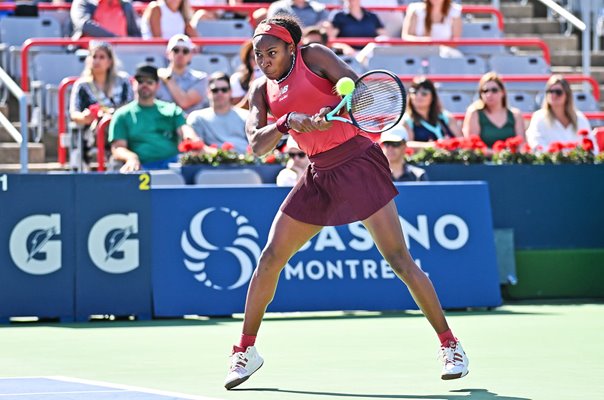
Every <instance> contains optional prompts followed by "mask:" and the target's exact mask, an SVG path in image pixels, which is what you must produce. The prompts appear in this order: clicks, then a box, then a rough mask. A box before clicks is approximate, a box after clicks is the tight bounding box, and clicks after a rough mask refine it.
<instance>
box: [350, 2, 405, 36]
mask: <svg viewBox="0 0 604 400" xmlns="http://www.w3.org/2000/svg"><path fill="white" fill-rule="evenodd" d="M405 2H406V0H400V1H399V0H361V6H362V7H364V8H371V7H375V6H378V7H397V6H400V5H401V4H405ZM375 15H377V16H378V18H379V19H380V21H382V24H383V25H384V29H386V35H388V37H392V38H400V37H401V30H402V28H403V12H402V11H400V10H384V11H375Z"/></svg>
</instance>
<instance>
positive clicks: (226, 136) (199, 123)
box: [187, 72, 249, 154]
mask: <svg viewBox="0 0 604 400" xmlns="http://www.w3.org/2000/svg"><path fill="white" fill-rule="evenodd" d="M208 96H209V98H210V107H207V108H204V109H202V110H197V111H193V112H192V113H191V114H189V116H188V117H187V124H189V125H190V126H191V127H193V129H194V130H195V133H196V134H197V135H198V136H199V137H200V138H201V140H203V141H204V143H205V144H207V145H213V144H215V145H218V146H219V147H220V146H222V145H223V144H224V143H231V144H232V145H233V146H234V149H235V151H237V152H238V153H240V154H244V153H245V152H246V151H247V148H248V146H249V143H248V140H247V136H246V134H245V120H246V118H247V114H248V111H247V110H243V109H241V108H238V107H233V105H232V104H231V85H230V82H229V76H228V75H227V74H225V73H224V72H215V73H213V74H212V75H210V79H209V82H208Z"/></svg>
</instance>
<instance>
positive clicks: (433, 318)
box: [363, 201, 468, 379]
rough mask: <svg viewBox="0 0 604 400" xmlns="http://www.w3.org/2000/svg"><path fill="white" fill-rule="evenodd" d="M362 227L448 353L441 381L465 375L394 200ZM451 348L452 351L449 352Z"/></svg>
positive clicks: (461, 355) (464, 361) (464, 359)
mask: <svg viewBox="0 0 604 400" xmlns="http://www.w3.org/2000/svg"><path fill="white" fill-rule="evenodd" d="M363 224H364V225H365V227H366V228H367V230H368V231H369V233H370V234H371V236H372V237H373V240H374V241H375V244H376V245H377V247H378V249H379V250H380V253H382V255H383V256H384V258H385V259H386V261H388V263H389V264H390V266H391V267H392V270H393V271H394V272H395V273H396V275H397V276H398V277H399V278H400V279H401V280H402V281H403V282H405V284H406V285H407V287H408V288H409V291H410V292H411V295H412V296H413V299H414V300H415V302H416V303H417V305H418V306H419V308H420V309H421V310H422V312H423V313H424V315H425V316H426V318H427V319H428V321H429V322H430V324H431V325H432V327H433V328H434V330H435V331H436V333H437V334H438V335H439V338H440V339H441V346H442V348H443V351H444V352H446V353H447V354H446V355H445V358H446V360H445V369H443V374H442V378H443V379H454V378H460V377H462V376H464V375H466V374H467V373H468V371H467V366H468V365H467V364H468V362H467V357H466V356H465V353H464V352H463V349H462V348H461V345H459V342H458V341H457V340H456V339H455V337H454V336H453V334H452V333H451V331H450V329H449V326H448V324H447V320H446V319H445V316H444V313H443V311H442V307H441V305H440V301H439V300H438V296H437V295H436V291H435V290H434V286H432V282H431V281H430V279H428V277H427V276H426V274H425V273H424V272H423V271H422V270H421V269H420V268H419V267H418V266H417V264H415V262H414V261H413V258H411V254H409V251H408V249H407V246H406V244H405V239H404V236H403V229H402V227H401V224H400V221H399V218H398V211H397V210H396V205H395V204H394V201H391V202H390V203H388V204H387V205H386V206H384V207H383V208H382V209H380V210H379V211H377V212H376V213H375V214H373V215H372V216H370V217H369V218H367V219H366V220H364V221H363ZM450 349H452V350H453V351H452V352H450V351H449V350H450ZM449 353H450V354H449Z"/></svg>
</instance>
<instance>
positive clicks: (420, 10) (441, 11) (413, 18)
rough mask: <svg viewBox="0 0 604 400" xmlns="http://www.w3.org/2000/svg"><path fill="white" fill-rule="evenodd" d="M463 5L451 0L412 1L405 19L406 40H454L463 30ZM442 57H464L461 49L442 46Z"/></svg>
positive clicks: (403, 32)
mask: <svg viewBox="0 0 604 400" xmlns="http://www.w3.org/2000/svg"><path fill="white" fill-rule="evenodd" d="M462 29H463V28H462V20H461V6H460V5H459V4H457V3H453V2H451V0H424V1H423V2H416V3H411V4H409V6H408V7H407V13H406V15H405V19H404V21H403V29H402V34H401V37H402V38H403V39H405V40H412V41H417V40H425V41H431V40H453V39H459V38H460V37H461V32H462ZM440 55H441V56H442V57H462V54H461V52H460V51H459V50H457V49H454V48H452V47H449V46H440Z"/></svg>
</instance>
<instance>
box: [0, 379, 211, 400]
mask: <svg viewBox="0 0 604 400" xmlns="http://www.w3.org/2000/svg"><path fill="white" fill-rule="evenodd" d="M0 399H2V400H53V399H61V400H185V399H189V400H212V399H211V398H209V397H199V396H189V395H182V394H178V393H170V392H162V391H155V390H149V389H142V388H134V387H128V386H123V385H113V384H109V383H104V382H92V381H84V380H79V379H73V378H66V377H32V378H0Z"/></svg>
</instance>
